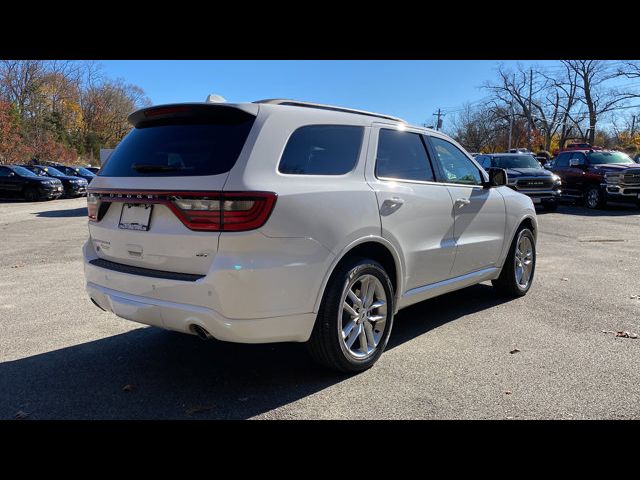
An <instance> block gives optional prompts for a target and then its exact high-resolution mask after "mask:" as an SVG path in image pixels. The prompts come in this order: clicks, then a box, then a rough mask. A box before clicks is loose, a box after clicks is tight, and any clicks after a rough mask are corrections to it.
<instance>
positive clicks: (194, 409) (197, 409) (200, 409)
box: [184, 405, 213, 416]
mask: <svg viewBox="0 0 640 480" xmlns="http://www.w3.org/2000/svg"><path fill="white" fill-rule="evenodd" d="M209 410H213V405H211V406H207V405H198V406H195V407H191V408H188V409H187V410H185V412H184V413H186V414H187V415H189V416H191V415H193V414H194V413H202V412H208V411H209Z"/></svg>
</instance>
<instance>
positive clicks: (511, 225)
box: [83, 105, 536, 343]
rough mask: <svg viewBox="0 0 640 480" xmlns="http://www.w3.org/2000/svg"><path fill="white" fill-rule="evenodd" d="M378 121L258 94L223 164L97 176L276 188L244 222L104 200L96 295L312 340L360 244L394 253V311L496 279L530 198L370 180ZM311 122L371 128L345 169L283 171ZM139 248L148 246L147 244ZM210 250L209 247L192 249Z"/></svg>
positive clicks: (224, 336)
mask: <svg viewBox="0 0 640 480" xmlns="http://www.w3.org/2000/svg"><path fill="white" fill-rule="evenodd" d="M212 108H215V106H212ZM252 108H253V107H252ZM379 123H380V119H379V118H376V117H367V116H364V115H357V114H350V113H343V112H334V111H326V110H319V109H313V108H302V107H290V106H281V105H260V106H259V111H258V114H257V117H256V120H255V122H254V126H253V129H252V131H251V133H250V134H249V137H248V140H247V142H246V144H245V146H244V148H243V150H242V152H241V154H240V156H239V158H238V161H237V162H236V164H235V166H234V167H233V168H232V169H231V171H230V172H229V173H228V174H224V175H216V176H202V177H149V178H122V177H117V178H115V177H112V178H109V177H100V176H99V177H96V179H95V180H94V181H93V182H92V188H105V189H128V190H135V189H145V190H225V191H256V190H259V191H271V192H276V193H277V195H278V198H277V202H276V205H275V208H274V210H273V212H272V214H271V216H270V218H269V220H268V221H267V222H266V224H265V225H264V226H262V227H261V228H259V229H257V230H253V231H249V232H237V233H232V232H224V233H216V232H194V231H191V230H189V229H187V228H186V227H185V226H184V225H183V224H182V223H181V222H180V221H179V220H178V219H177V218H176V217H175V216H174V215H173V213H172V212H171V211H170V210H169V209H168V208H167V207H164V206H162V205H156V206H155V207H154V212H153V218H152V221H151V229H150V231H148V232H136V231H129V230H119V229H118V228H117V223H118V219H117V218H116V216H119V212H115V211H114V212H111V211H109V212H108V214H107V216H106V217H105V218H104V219H102V220H101V221H100V222H97V223H91V222H90V225H89V233H90V237H89V239H88V241H87V242H86V244H85V246H84V250H83V251H84V259H85V276H86V280H87V291H88V293H89V295H90V296H91V297H92V298H93V299H94V300H95V301H96V302H97V303H98V304H99V305H100V306H101V307H102V308H104V309H105V310H109V311H112V312H114V313H115V314H116V315H119V316H121V317H123V318H127V319H129V320H133V321H137V322H141V323H145V324H149V325H155V326H158V327H161V328H167V329H172V330H177V331H181V332H185V333H192V332H191V331H190V326H192V325H199V326H201V327H202V328H205V329H206V330H207V331H209V332H210V333H211V334H212V335H213V336H214V337H216V338H218V339H220V340H227V341H235V342H246V343H261V342H278V341H297V342H304V341H306V340H308V338H309V336H310V335H311V331H312V329H313V325H314V322H315V317H316V314H317V312H318V309H319V307H320V303H321V299H322V295H323V292H324V289H325V288H326V285H327V283H328V280H329V278H330V276H331V273H332V272H333V270H334V268H335V267H336V265H337V264H338V263H339V261H340V260H341V259H342V258H343V257H344V256H345V255H347V254H348V253H349V252H350V250H351V249H352V248H354V247H356V246H357V245H361V244H363V243H368V242H375V243H378V244H380V245H382V246H384V247H385V248H387V250H388V251H389V253H390V254H391V256H392V257H393V260H394V263H395V266H396V276H397V285H396V290H397V291H396V297H397V302H396V310H398V309H400V308H404V307H406V306H408V305H411V304H413V303H416V302H418V301H421V300H424V299H426V298H430V297H432V296H435V295H439V294H442V293H447V292H449V291H452V290H455V289H458V288H463V287H466V286H469V285H472V284H474V283H478V282H481V281H485V280H488V279H491V278H496V277H497V275H499V273H500V268H501V266H502V263H503V261H504V258H505V256H506V253H507V251H508V248H509V244H510V242H511V239H512V238H513V234H514V232H515V229H516V228H517V227H518V225H519V224H520V223H521V222H522V221H523V220H524V219H525V218H530V219H531V221H532V222H533V223H534V225H536V220H535V210H534V209H533V204H532V203H531V200H530V199H529V198H528V197H526V196H524V195H521V194H519V193H517V192H513V191H512V190H510V189H508V188H506V187H501V188H497V189H482V188H469V187H460V186H450V185H445V184H439V183H436V182H424V183H421V182H418V183H415V182H400V181H398V182H395V181H388V180H384V179H377V178H375V175H374V174H373V172H374V162H375V145H376V140H377V136H376V133H375V132H376V129H377V127H376V125H379ZM384 123H385V124H386V125H387V126H391V127H392V128H395V127H397V126H398V125H400V124H399V123H397V122H393V121H386V122H384ZM317 124H333V125H335V124H344V125H360V126H362V127H364V139H363V144H362V148H361V151H360V155H359V159H358V162H357V164H356V166H355V168H354V169H353V170H352V171H351V172H349V173H347V174H345V175H340V176H321V175H317V176H310V175H283V174H281V173H279V172H278V163H279V160H280V157H281V155H282V152H283V150H284V147H285V145H286V143H287V140H288V138H289V136H290V135H291V133H293V132H294V131H295V130H296V129H297V128H299V127H302V126H305V125H317ZM403 128H411V129H414V130H415V131H416V132H419V133H427V134H429V135H432V134H433V135H439V134H437V133H436V132H432V131H429V130H426V129H420V128H417V127H416V128H414V127H407V126H406V125H404V126H403ZM448 140H450V139H448ZM396 196H401V197H402V198H403V199H404V204H403V205H402V207H401V208H399V209H397V210H396V211H394V212H392V213H390V214H387V215H381V214H380V205H382V204H383V203H384V202H385V200H388V199H391V198H393V197H396ZM461 196H467V197H469V198H470V199H471V200H472V202H471V204H470V205H467V206H466V207H465V208H466V210H465V211H464V212H457V211H456V210H455V208H454V201H455V199H456V198H459V197H461ZM118 207H119V206H118ZM131 245H133V246H138V247H141V249H142V254H141V255H138V254H137V251H138V249H137V248H129V247H130V246H131ZM105 246H106V247H107V248H105ZM97 247H101V248H100V249H98V248H97ZM131 252H133V254H131ZM203 252H204V253H206V254H207V255H206V256H196V254H198V253H203ZM96 258H104V259H106V260H110V261H113V262H119V263H122V264H125V265H131V266H136V267H144V268H152V269H157V270H166V271H171V272H179V273H192V274H199V275H203V278H201V279H199V280H196V281H194V282H191V281H181V280H169V279H161V278H151V277H145V276H142V275H133V274H128V273H121V272H116V271H112V270H108V269H104V268H100V267H97V266H95V265H92V264H91V263H89V262H90V261H91V260H93V259H96Z"/></svg>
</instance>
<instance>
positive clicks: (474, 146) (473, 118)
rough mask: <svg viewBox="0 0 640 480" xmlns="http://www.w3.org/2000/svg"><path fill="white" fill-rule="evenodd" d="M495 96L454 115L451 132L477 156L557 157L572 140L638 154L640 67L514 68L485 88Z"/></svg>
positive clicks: (574, 63)
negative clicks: (527, 153)
mask: <svg viewBox="0 0 640 480" xmlns="http://www.w3.org/2000/svg"><path fill="white" fill-rule="evenodd" d="M482 88H483V90H484V91H485V93H486V94H487V95H486V96H485V97H484V98H483V99H482V100H480V101H478V102H473V103H468V104H466V105H464V106H462V107H461V108H459V109H458V110H457V111H453V112H449V113H451V116H450V118H451V120H450V122H449V125H448V127H447V128H445V132H446V133H449V134H450V135H452V136H453V137H454V138H455V139H456V140H458V141H459V142H460V143H461V144H462V145H464V146H465V148H467V149H468V150H469V151H473V152H499V151H505V150H506V149H507V148H508V147H509V132H510V131H511V147H512V148H516V147H527V148H529V149H530V150H533V151H539V150H546V151H553V150H555V149H557V148H559V147H561V146H563V145H564V144H565V142H566V141H567V140H573V139H581V140H584V141H587V142H589V143H591V144H592V145H601V146H604V147H608V148H619V149H625V150H627V151H629V152H637V151H638V149H639V148H640V115H638V114H639V113H640V62H638V61H606V60H561V61H558V64H557V66H545V67H532V68H529V67H526V68H525V67H522V66H518V67H516V68H507V67H505V66H501V67H499V69H498V72H497V75H496V78H495V79H494V80H492V81H489V82H486V83H485V84H484V85H482Z"/></svg>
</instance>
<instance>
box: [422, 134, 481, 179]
mask: <svg viewBox="0 0 640 480" xmlns="http://www.w3.org/2000/svg"><path fill="white" fill-rule="evenodd" d="M431 143H432V144H433V148H434V149H435V151H436V154H437V160H438V161H439V162H440V165H441V167H442V170H443V172H444V175H445V178H444V180H445V181H446V182H449V183H462V184H465V185H480V184H482V175H481V174H480V170H478V168H477V167H476V166H475V165H474V164H473V162H472V161H471V160H469V158H468V157H467V156H466V155H465V154H464V153H462V151H461V150H460V149H459V148H458V147H456V146H455V145H454V144H453V143H450V142H447V141H446V140H442V139H441V138H437V137H431Z"/></svg>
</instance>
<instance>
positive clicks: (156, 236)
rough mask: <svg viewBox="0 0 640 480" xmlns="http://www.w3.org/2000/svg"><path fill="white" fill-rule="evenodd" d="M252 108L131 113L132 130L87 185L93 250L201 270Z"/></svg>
mask: <svg viewBox="0 0 640 480" xmlns="http://www.w3.org/2000/svg"><path fill="white" fill-rule="evenodd" d="M257 111H258V106H254V105H242V106H234V105H229V104H224V105H216V104H179V105H165V106H161V107H151V108H148V109H144V110H139V111H137V112H134V113H133V114H131V115H130V117H129V121H130V122H131V123H132V125H133V126H134V128H133V130H132V131H131V132H130V133H129V134H128V135H127V136H126V137H125V138H124V139H123V140H122V142H121V143H120V144H119V145H118V147H117V148H116V149H115V151H114V152H113V154H112V155H111V157H110V158H109V160H108V161H107V162H106V164H105V165H103V167H102V169H101V171H100V173H99V174H98V176H96V177H95V179H94V180H93V181H92V182H91V187H90V189H89V196H88V198H87V201H88V207H89V208H88V210H89V233H90V237H91V242H92V243H93V246H94V249H95V251H96V254H97V255H98V257H100V258H102V259H104V260H107V261H111V262H116V263H119V264H124V265H129V266H134V267H141V268H146V269H154V270H161V271H167V272H177V273H190V274H200V275H203V274H206V273H207V271H208V269H209V267H210V265H211V263H212V261H213V257H214V256H215V254H216V251H217V249H218V238H219V236H220V231H221V230H222V228H221V221H220V215H221V210H223V209H224V207H223V205H225V199H223V198H222V194H221V192H222V190H223V188H224V184H225V182H226V180H227V177H228V175H229V171H230V170H231V169H232V168H233V166H234V165H235V164H236V162H237V161H238V158H239V157H241V156H242V155H245V154H248V152H245V151H244V150H248V149H245V148H244V147H245V143H246V141H247V138H248V136H249V132H250V131H251V128H252V127H253V124H254V120H255V116H256V115H257ZM243 200H244V199H243ZM243 205H244V206H246V205H247V204H246V202H245V203H244V204H242V205H240V209H242V207H243ZM251 205H253V204H251ZM236 207H237V205H236ZM234 208H235V207H234ZM242 213H243V212H242V211H241V212H240V214H242Z"/></svg>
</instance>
